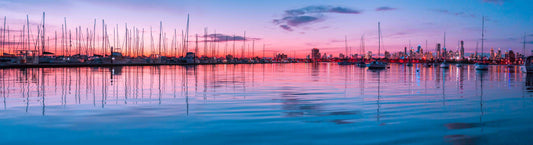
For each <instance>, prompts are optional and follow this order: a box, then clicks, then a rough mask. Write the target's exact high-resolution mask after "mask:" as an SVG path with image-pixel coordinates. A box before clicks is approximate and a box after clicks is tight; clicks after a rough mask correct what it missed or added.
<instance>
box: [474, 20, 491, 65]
mask: <svg viewBox="0 0 533 145" xmlns="http://www.w3.org/2000/svg"><path fill="white" fill-rule="evenodd" d="M484 41H485V17H483V19H482V23H481V62H479V63H476V64H475V65H474V66H475V68H476V70H488V69H489V66H488V65H487V64H486V63H484V62H483V42H484Z"/></svg>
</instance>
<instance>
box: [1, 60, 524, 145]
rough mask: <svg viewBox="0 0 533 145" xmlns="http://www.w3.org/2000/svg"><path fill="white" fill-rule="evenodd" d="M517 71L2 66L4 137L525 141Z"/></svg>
mask: <svg viewBox="0 0 533 145" xmlns="http://www.w3.org/2000/svg"><path fill="white" fill-rule="evenodd" d="M514 70H516V71H514ZM518 70H519V69H518V68H511V69H509V68H507V67H504V66H491V68H490V71H476V70H474V68H473V66H465V67H464V68H456V67H455V66H451V67H450V68H449V69H440V68H438V67H437V68H435V67H430V68H427V67H419V66H413V67H405V66H403V65H398V64H393V65H391V68H390V69H388V70H382V71H370V70H367V69H366V68H358V67H356V66H339V65H336V64H332V63H331V64H330V63H321V64H316V65H313V64H255V65H250V64H242V65H203V66H196V67H192V66H191V67H184V66H159V67H157V66H156V67H152V66H143V67H141V66H139V67H136V66H131V67H116V68H44V69H42V68H35V69H6V70H0V71H1V72H2V76H1V77H2V78H1V79H2V80H1V81H2V82H1V84H2V87H1V88H0V92H1V94H0V97H1V99H0V102H1V103H2V105H1V107H0V108H1V109H0V144H40V143H43V144H92V145H94V144H529V143H531V141H533V139H531V138H530V137H531V134H532V133H533V124H532V123H531V122H533V111H532V110H533V97H532V96H533V92H530V91H531V89H532V86H533V76H531V75H526V74H523V73H520V72H519V71H518Z"/></svg>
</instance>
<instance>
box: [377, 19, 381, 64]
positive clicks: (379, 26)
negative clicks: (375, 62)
mask: <svg viewBox="0 0 533 145" xmlns="http://www.w3.org/2000/svg"><path fill="white" fill-rule="evenodd" d="M380 54H381V23H380V22H378V59H379V55H380Z"/></svg>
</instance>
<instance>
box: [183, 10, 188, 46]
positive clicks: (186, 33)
mask: <svg viewBox="0 0 533 145" xmlns="http://www.w3.org/2000/svg"><path fill="white" fill-rule="evenodd" d="M187 51H189V14H187V30H186V31H185V50H184V53H183V55H185V53H187Z"/></svg>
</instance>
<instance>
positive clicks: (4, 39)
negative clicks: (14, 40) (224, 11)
mask: <svg viewBox="0 0 533 145" xmlns="http://www.w3.org/2000/svg"><path fill="white" fill-rule="evenodd" d="M8 37H9V36H8ZM5 43H6V16H4V31H3V32H2V56H4V53H5V49H4V45H5Z"/></svg>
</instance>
